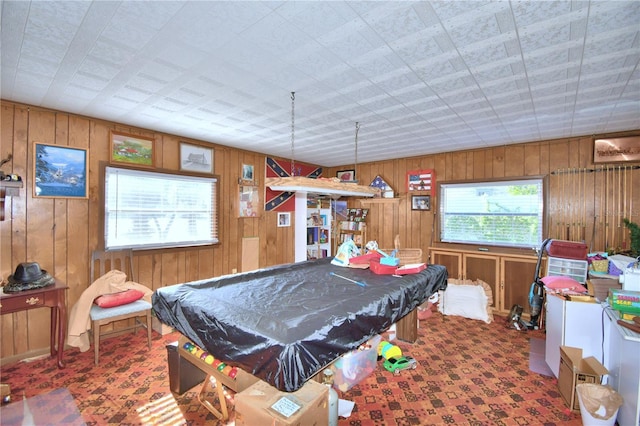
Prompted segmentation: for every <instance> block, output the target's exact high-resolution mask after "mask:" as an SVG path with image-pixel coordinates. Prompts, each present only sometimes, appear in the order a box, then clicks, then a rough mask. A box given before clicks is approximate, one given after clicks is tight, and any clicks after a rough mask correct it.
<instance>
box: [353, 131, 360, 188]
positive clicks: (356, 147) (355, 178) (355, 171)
mask: <svg viewBox="0 0 640 426" xmlns="http://www.w3.org/2000/svg"><path fill="white" fill-rule="evenodd" d="M359 131H360V123H358V122H357V121H356V140H355V151H356V152H355V158H354V163H353V174H354V176H353V182H355V183H358V179H357V177H358V132H359Z"/></svg>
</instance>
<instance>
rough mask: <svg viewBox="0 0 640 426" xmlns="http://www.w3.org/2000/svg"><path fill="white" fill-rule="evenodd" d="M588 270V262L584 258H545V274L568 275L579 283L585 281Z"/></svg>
mask: <svg viewBox="0 0 640 426" xmlns="http://www.w3.org/2000/svg"><path fill="white" fill-rule="evenodd" d="M588 272H589V262H587V261H586V260H575V259H567V258H560V257H549V258H548V259H547V275H550V276H561V277H570V278H573V279H574V280H576V281H578V282H579V283H580V284H585V283H586V282H587V273H588Z"/></svg>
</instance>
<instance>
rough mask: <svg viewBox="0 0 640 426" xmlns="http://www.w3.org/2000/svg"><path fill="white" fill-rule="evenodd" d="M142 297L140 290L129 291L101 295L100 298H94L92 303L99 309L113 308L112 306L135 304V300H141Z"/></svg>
mask: <svg viewBox="0 0 640 426" xmlns="http://www.w3.org/2000/svg"><path fill="white" fill-rule="evenodd" d="M142 296H144V293H143V292H141V291H140V290H135V289H130V290H125V291H119V292H117V293H110V294H103V295H102V296H98V297H96V298H95V300H94V301H93V303H95V304H96V305H98V306H100V307H101V308H113V307H114V306H121V305H126V304H127V303H131V302H135V301H136V300H139V299H142Z"/></svg>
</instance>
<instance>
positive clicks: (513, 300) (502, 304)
mask: <svg viewBox="0 0 640 426" xmlns="http://www.w3.org/2000/svg"><path fill="white" fill-rule="evenodd" d="M429 253H430V262H431V263H434V264H438V265H444V266H445V267H446V268H447V272H448V273H449V278H457V279H468V280H482V281H484V282H486V283H487V284H488V285H489V286H490V287H491V290H492V292H493V311H494V312H495V313H497V314H503V315H507V314H508V313H509V310H510V309H511V307H512V306H513V305H515V304H518V305H520V306H522V307H523V308H524V313H525V315H524V316H527V317H528V313H529V291H530V288H531V283H533V279H534V278H535V274H536V264H537V261H538V258H537V256H534V255H519V254H506V253H488V252H475V251H470V250H455V249H448V248H437V247H431V248H429Z"/></svg>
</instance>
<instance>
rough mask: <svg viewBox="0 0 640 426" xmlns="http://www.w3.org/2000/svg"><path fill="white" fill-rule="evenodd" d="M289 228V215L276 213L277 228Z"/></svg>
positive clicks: (287, 213)
mask: <svg viewBox="0 0 640 426" xmlns="http://www.w3.org/2000/svg"><path fill="white" fill-rule="evenodd" d="M283 226H291V213H289V212H285V213H282V212H281V213H278V227H279V228H280V227H283Z"/></svg>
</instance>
